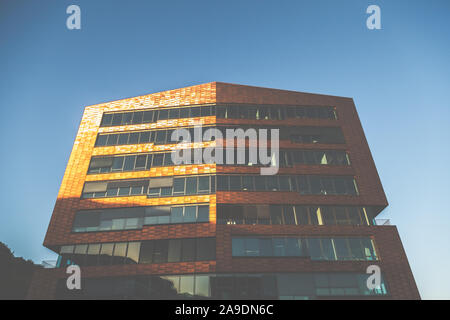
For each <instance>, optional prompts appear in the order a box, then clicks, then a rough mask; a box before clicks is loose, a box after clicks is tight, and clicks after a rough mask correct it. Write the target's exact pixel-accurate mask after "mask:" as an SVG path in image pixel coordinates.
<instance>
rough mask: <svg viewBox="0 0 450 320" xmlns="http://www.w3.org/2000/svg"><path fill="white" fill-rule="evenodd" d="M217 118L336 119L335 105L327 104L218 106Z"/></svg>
mask: <svg viewBox="0 0 450 320" xmlns="http://www.w3.org/2000/svg"><path fill="white" fill-rule="evenodd" d="M216 116H217V118H223V119H251V120H283V119H295V118H297V119H305V118H306V119H332V120H335V119H336V112H335V110H334V108H333V107H325V106H308V107H306V106H282V107H280V106H217V111H216Z"/></svg>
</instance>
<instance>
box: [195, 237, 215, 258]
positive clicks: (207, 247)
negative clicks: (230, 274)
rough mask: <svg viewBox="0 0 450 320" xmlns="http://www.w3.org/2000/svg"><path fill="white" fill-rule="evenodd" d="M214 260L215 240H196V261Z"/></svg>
mask: <svg viewBox="0 0 450 320" xmlns="http://www.w3.org/2000/svg"><path fill="white" fill-rule="evenodd" d="M215 258H216V239H214V238H198V239H197V259H196V260H197V261H202V260H214V259H215Z"/></svg>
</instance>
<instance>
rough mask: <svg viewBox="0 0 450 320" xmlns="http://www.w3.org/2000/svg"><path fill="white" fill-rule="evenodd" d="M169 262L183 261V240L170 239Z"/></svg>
mask: <svg viewBox="0 0 450 320" xmlns="http://www.w3.org/2000/svg"><path fill="white" fill-rule="evenodd" d="M167 261H168V262H179V261H181V240H179V239H172V240H169V253H168V260H167Z"/></svg>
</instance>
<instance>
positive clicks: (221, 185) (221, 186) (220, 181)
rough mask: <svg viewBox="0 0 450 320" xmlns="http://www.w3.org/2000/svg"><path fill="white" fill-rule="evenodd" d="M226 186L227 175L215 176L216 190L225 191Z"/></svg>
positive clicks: (227, 186)
mask: <svg viewBox="0 0 450 320" xmlns="http://www.w3.org/2000/svg"><path fill="white" fill-rule="evenodd" d="M228 188H229V185H228V176H217V190H219V191H227V190H228Z"/></svg>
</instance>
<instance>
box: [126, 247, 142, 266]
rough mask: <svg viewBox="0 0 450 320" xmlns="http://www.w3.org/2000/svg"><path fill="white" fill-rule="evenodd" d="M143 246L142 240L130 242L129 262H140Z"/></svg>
mask: <svg viewBox="0 0 450 320" xmlns="http://www.w3.org/2000/svg"><path fill="white" fill-rule="evenodd" d="M140 248H141V243H140V242H130V243H128V251H127V258H128V259H127V262H128V263H132V264H134V263H138V262H139V250H140Z"/></svg>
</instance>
